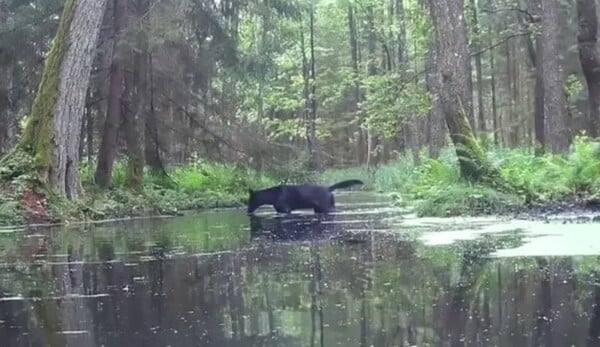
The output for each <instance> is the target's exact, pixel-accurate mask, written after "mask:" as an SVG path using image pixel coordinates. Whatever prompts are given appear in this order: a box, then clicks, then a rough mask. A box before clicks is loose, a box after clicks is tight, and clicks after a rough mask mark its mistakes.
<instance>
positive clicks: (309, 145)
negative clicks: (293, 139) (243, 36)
mask: <svg viewBox="0 0 600 347" xmlns="http://www.w3.org/2000/svg"><path fill="white" fill-rule="evenodd" d="M300 50H301V51H302V81H303V92H304V124H305V137H306V151H307V155H308V161H309V162H308V167H309V168H310V166H311V163H310V160H311V155H312V153H313V141H312V138H311V136H310V135H311V126H310V123H311V122H310V121H311V119H310V118H311V114H310V106H311V103H310V72H309V66H308V57H307V56H306V43H305V38H304V28H303V27H301V28H300Z"/></svg>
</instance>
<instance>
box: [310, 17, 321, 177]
mask: <svg viewBox="0 0 600 347" xmlns="http://www.w3.org/2000/svg"><path fill="white" fill-rule="evenodd" d="M310 82H311V93H310V133H309V138H310V142H311V144H312V145H311V147H310V151H309V155H310V157H309V160H310V162H309V168H310V169H311V170H317V171H320V170H321V159H320V155H319V153H320V150H319V144H318V140H317V76H316V70H315V9H314V8H313V7H311V9H310Z"/></svg>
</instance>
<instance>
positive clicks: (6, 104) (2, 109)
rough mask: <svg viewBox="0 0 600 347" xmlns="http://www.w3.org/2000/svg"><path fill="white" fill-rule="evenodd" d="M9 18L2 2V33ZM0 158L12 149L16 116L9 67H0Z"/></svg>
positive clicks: (6, 6) (0, 20)
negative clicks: (12, 108)
mask: <svg viewBox="0 0 600 347" xmlns="http://www.w3.org/2000/svg"><path fill="white" fill-rule="evenodd" d="M8 17H9V11H8V5H7V4H6V3H5V1H3V0H0V33H1V32H3V31H8V28H7V27H6V26H5V23H7V20H8ZM0 81H2V83H1V84H0V124H1V125H0V156H3V155H4V154H6V153H7V152H8V150H9V149H10V148H11V147H12V144H11V142H12V141H11V140H12V136H11V132H12V131H11V129H12V124H13V122H14V116H12V115H11V107H10V103H11V102H10V90H11V89H12V71H11V69H9V67H8V66H0Z"/></svg>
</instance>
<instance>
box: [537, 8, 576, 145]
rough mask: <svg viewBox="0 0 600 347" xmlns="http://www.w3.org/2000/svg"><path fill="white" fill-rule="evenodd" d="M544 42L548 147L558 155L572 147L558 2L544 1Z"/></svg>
mask: <svg viewBox="0 0 600 347" xmlns="http://www.w3.org/2000/svg"><path fill="white" fill-rule="evenodd" d="M541 3H542V30H541V41H542V50H543V59H541V60H540V61H541V62H542V64H541V65H542V69H543V71H544V74H543V81H544V115H545V118H546V119H545V120H546V121H545V124H544V125H545V128H544V135H545V137H546V140H547V145H548V146H550V148H551V149H552V150H555V151H565V150H567V149H568V147H569V129H568V122H567V113H566V103H565V96H564V92H563V77H562V68H561V66H560V47H559V40H560V32H561V30H560V26H559V7H558V1H557V0H542V1H541Z"/></svg>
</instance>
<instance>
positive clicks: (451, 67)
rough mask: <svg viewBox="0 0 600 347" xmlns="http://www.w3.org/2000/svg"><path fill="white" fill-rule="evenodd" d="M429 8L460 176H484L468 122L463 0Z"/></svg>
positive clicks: (437, 1)
mask: <svg viewBox="0 0 600 347" xmlns="http://www.w3.org/2000/svg"><path fill="white" fill-rule="evenodd" d="M429 8H430V11H431V17H432V21H433V24H434V29H435V42H436V51H437V63H438V65H437V67H438V69H439V70H438V72H437V74H438V76H437V78H441V88H440V93H439V97H440V102H441V104H442V109H443V112H444V118H445V119H446V124H447V126H448V130H449V131H450V137H451V139H452V142H453V143H454V145H455V147H456V154H457V157H458V160H459V165H460V170H461V175H462V176H463V177H464V178H466V179H469V180H481V179H485V178H486V177H485V176H486V174H487V170H488V169H489V167H487V165H485V164H484V161H485V156H484V153H483V151H482V149H481V147H480V146H479V144H478V143H477V140H476V139H475V137H474V136H473V131H472V129H471V125H470V124H469V118H470V115H472V113H473V107H472V100H473V93H472V91H471V89H470V87H471V83H470V80H471V76H470V75H469V71H470V68H469V65H470V64H469V61H470V55H469V52H468V50H467V31H466V25H465V19H464V16H463V13H464V9H463V2H462V0H429Z"/></svg>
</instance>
